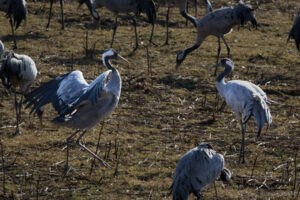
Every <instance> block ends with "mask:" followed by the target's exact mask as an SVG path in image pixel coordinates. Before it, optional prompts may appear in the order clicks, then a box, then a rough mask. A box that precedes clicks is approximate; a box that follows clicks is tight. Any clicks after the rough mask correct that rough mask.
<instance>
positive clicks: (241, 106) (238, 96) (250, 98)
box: [216, 58, 272, 163]
mask: <svg viewBox="0 0 300 200" xmlns="http://www.w3.org/2000/svg"><path fill="white" fill-rule="evenodd" d="M220 65H221V66H223V67H224V68H225V69H224V71H223V72H222V73H221V74H220V75H219V76H218V77H217V79H216V86H217V90H218V92H219V94H220V95H221V97H223V98H224V99H225V101H226V104H227V105H228V106H229V107H230V108H231V109H232V110H233V112H234V113H235V115H236V116H237V118H238V120H239V122H240V125H241V130H242V141H241V150H240V156H239V161H240V160H241V159H242V163H245V131H246V123H247V122H248V120H249V119H250V117H251V116H252V115H253V116H254V118H255V121H256V124H257V127H258V132H257V137H259V136H260V133H261V129H262V127H263V126H264V124H265V123H267V124H268V127H269V126H270V124H271V122H272V116H271V113H270V109H269V106H268V105H270V104H271V101H270V100H268V98H267V95H266V93H265V92H264V91H263V90H262V89H261V88H260V87H258V86H257V85H255V84H253V83H251V82H249V81H242V80H233V81H228V82H227V83H226V82H225V81H224V77H225V76H227V75H228V74H230V73H231V72H232V70H233V68H234V64H233V62H232V61H231V60H230V59H228V58H224V59H222V60H221V62H220ZM242 115H244V121H243V120H242Z"/></svg>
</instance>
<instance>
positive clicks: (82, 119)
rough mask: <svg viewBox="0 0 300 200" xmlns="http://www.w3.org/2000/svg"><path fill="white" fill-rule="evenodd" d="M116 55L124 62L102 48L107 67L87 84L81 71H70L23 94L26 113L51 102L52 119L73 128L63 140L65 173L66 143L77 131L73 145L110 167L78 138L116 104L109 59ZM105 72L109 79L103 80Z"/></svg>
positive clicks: (117, 86) (117, 90) (117, 84)
mask: <svg viewBox="0 0 300 200" xmlns="http://www.w3.org/2000/svg"><path fill="white" fill-rule="evenodd" d="M118 58H119V59H122V60H124V61H126V62H128V61H127V60H126V59H125V58H123V57H122V56H120V55H119V54H118V53H117V52H116V51H115V50H113V49H109V50H107V51H105V52H104V53H103V55H102V61H103V64H104V65H105V66H106V67H107V68H108V70H107V71H105V72H104V73H102V74H101V75H100V76H98V77H97V78H96V79H95V80H94V81H92V82H91V83H90V84H88V83H87V82H86V80H85V79H84V77H83V75H82V72H81V71H73V72H70V73H67V74H65V75H62V76H59V77H57V78H55V79H53V80H51V81H49V82H47V83H45V84H43V85H42V86H40V87H39V88H37V89H35V90H33V91H32V92H31V93H29V94H28V95H26V100H25V103H26V104H27V106H26V108H28V107H32V109H31V112H30V113H32V112H38V111H39V109H40V108H41V107H42V106H44V105H46V104H48V103H52V105H53V107H54V109H55V110H56V111H57V112H58V114H59V116H57V117H56V118H54V119H53V120H52V122H53V123H55V124H58V125H61V126H66V127H69V128H72V129H74V130H75V132H74V133H73V134H71V135H70V136H69V137H68V138H67V139H66V143H67V156H66V165H65V173H67V171H68V169H69V167H68V163H69V143H70V141H71V139H72V138H73V137H74V136H75V135H76V134H78V133H79V132H81V133H80V136H79V137H78V139H77V141H76V144H77V145H79V146H80V147H82V148H83V149H85V150H86V151H87V152H88V153H90V154H91V155H92V156H93V157H95V158H96V159H97V160H99V161H100V163H101V164H102V165H103V166H105V167H110V165H109V164H108V163H106V162H105V161H104V160H103V159H101V158H100V157H99V156H97V155H96V154H95V153H93V152H92V151H91V150H89V149H88V148H87V147H85V146H84V145H83V144H82V143H81V141H80V140H81V138H82V137H83V136H84V135H85V133H86V132H87V131H88V130H89V129H91V128H92V127H93V126H95V125H96V124H97V123H98V122H99V121H100V120H101V119H103V118H104V117H106V116H107V115H109V114H110V113H111V112H112V111H113V110H114V109H115V108H116V107H117V105H118V102H119V98H120V94H121V86H122V82H121V77H120V74H119V72H118V70H117V69H116V68H115V67H114V66H112V65H111V63H110V60H111V59H118ZM109 75H110V79H109V80H108V82H107V79H108V76H109Z"/></svg>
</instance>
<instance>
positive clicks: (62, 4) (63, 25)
mask: <svg viewBox="0 0 300 200" xmlns="http://www.w3.org/2000/svg"><path fill="white" fill-rule="evenodd" d="M60 12H61V29H62V30H65V17H64V0H60Z"/></svg>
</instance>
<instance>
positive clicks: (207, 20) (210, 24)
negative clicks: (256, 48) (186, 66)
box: [176, 3, 257, 75]
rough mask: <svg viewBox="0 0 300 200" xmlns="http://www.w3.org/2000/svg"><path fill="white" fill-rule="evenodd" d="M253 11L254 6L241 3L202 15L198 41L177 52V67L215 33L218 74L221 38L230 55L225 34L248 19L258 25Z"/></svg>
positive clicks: (198, 21) (198, 24)
mask: <svg viewBox="0 0 300 200" xmlns="http://www.w3.org/2000/svg"><path fill="white" fill-rule="evenodd" d="M252 12H253V9H252V8H250V7H248V6H246V5H244V4H241V3H240V4H238V5H236V6H234V7H233V8H232V7H225V8H221V9H218V10H214V11H212V12H210V13H208V14H207V15H205V16H204V17H202V18H201V19H199V20H197V21H196V24H197V40H196V43H195V44H194V45H193V46H191V47H188V48H186V49H184V50H183V51H181V52H180V53H178V54H177V57H176V69H178V67H179V66H180V64H181V63H182V62H183V61H184V59H185V57H186V56H187V54H189V53H191V52H192V51H194V50H195V49H197V48H198V47H199V46H200V45H201V44H202V42H203V41H204V40H205V38H206V37H208V36H209V35H214V36H216V37H217V38H218V53H217V57H216V68H215V73H214V75H216V73H217V66H218V61H219V56H220V52H221V42H220V39H222V40H223V42H224V43H225V45H226V47H227V55H228V57H230V47H229V46H228V44H227V42H226V40H225V38H224V34H226V33H229V32H230V30H231V29H232V28H233V27H234V26H235V25H238V24H241V25H244V24H245V23H246V22H247V21H251V23H252V25H253V26H257V22H256V19H255V17H254V16H253V13H252Z"/></svg>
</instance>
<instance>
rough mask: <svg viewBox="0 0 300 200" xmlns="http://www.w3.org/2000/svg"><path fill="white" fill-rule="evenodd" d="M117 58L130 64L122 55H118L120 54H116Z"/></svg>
mask: <svg viewBox="0 0 300 200" xmlns="http://www.w3.org/2000/svg"><path fill="white" fill-rule="evenodd" d="M117 58H118V59H121V60H123V61H125V62H127V63H128V64H130V62H129V61H128V60H126V59H125V58H124V57H122V56H120V55H118V57H117Z"/></svg>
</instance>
